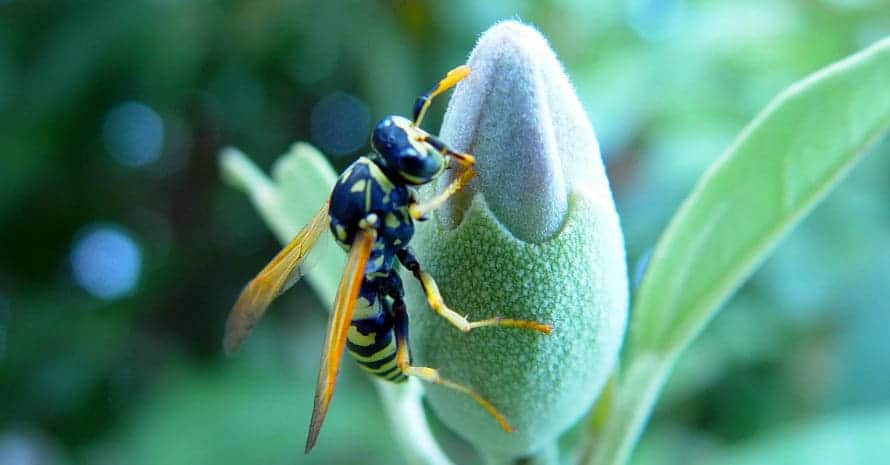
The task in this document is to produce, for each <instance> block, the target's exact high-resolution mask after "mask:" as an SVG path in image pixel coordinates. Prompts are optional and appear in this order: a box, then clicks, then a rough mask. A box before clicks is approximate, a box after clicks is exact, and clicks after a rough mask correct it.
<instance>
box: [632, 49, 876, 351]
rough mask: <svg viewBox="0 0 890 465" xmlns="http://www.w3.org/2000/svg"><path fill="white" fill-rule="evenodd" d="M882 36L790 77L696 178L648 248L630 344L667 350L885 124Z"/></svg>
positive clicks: (679, 344) (681, 342) (682, 341)
mask: <svg viewBox="0 0 890 465" xmlns="http://www.w3.org/2000/svg"><path fill="white" fill-rule="evenodd" d="M888 77H890V38H887V39H884V40H882V41H880V42H878V43H877V44H875V45H873V46H871V47H869V48H868V49H866V50H865V51H862V52H860V53H857V54H855V55H853V56H851V57H849V58H847V59H845V60H842V61H840V62H838V63H836V64H834V65H831V66H829V67H827V68H825V69H823V70H821V71H819V72H817V73H815V74H813V75H812V76H810V77H808V78H807V79H805V80H803V81H801V82H799V83H797V84H795V85H793V86H791V87H790V88H788V89H787V90H785V91H784V92H782V93H781V94H780V95H779V96H778V97H777V98H776V99H775V100H773V101H772V102H771V103H770V104H769V105H768V106H767V107H766V108H765V109H764V110H763V111H762V112H761V113H760V114H759V115H758V116H757V117H756V118H755V119H754V120H753V121H752V122H751V123H750V124H749V125H748V127H747V128H745V130H744V131H742V133H741V135H740V136H739V137H738V138H737V139H736V141H735V143H734V144H733V145H732V146H731V147H730V148H729V150H727V151H726V152H725V153H724V154H723V156H722V157H721V158H720V159H719V160H718V161H717V162H716V163H714V165H713V166H712V167H711V168H710V169H709V170H708V172H707V173H705V175H704V176H702V178H701V179H700V180H699V182H698V185H697V186H696V187H695V189H694V191H693V192H692V194H690V195H689V197H688V198H687V199H686V200H685V202H684V203H683V205H682V206H681V207H680V210H679V211H678V212H677V214H675V215H674V218H673V220H672V221H671V223H670V225H669V226H668V228H667V230H666V231H665V233H664V234H663V235H662V237H661V240H660V241H659V243H658V245H657V246H656V249H655V252H654V254H653V256H652V261H651V263H650V268H649V270H648V272H647V273H646V276H645V278H644V280H643V283H642V285H641V287H640V290H639V293H638V296H637V302H636V306H635V308H634V311H633V312H632V316H633V317H632V318H633V320H632V331H631V338H632V339H631V342H632V344H633V345H632V349H633V350H648V351H653V352H655V353H661V354H666V353H674V352H677V351H679V350H680V349H682V348H683V347H685V345H686V344H687V343H688V342H689V341H690V340H691V339H692V338H693V337H694V336H695V335H696V334H697V333H698V332H699V331H700V330H701V328H702V327H703V326H704V325H705V323H706V322H707V321H708V320H709V319H710V318H711V317H712V316H713V315H714V313H715V312H716V311H717V309H718V307H719V306H720V304H721V303H723V301H725V300H726V298H727V297H729V296H730V295H731V294H732V292H733V291H735V290H736V289H737V288H738V287H739V285H741V283H742V282H743V281H744V280H745V279H746V278H747V277H748V276H749V275H750V274H751V272H752V271H753V270H754V269H755V268H756V266H757V265H758V264H759V263H760V262H761V261H762V260H763V259H764V258H765V257H766V256H767V254H768V253H769V252H770V250H771V249H772V248H773V247H774V246H775V244H776V243H777V242H778V241H779V239H781V238H782V237H783V236H784V235H785V233H787V232H788V231H789V230H790V228H791V227H792V226H794V225H795V224H796V223H797V222H798V221H800V219H801V218H802V217H803V216H804V215H805V214H806V213H807V212H809V211H810V209H812V208H813V206H814V205H815V204H816V203H817V202H818V201H819V200H820V199H822V198H823V197H824V195H825V194H826V193H827V192H828V191H829V189H831V187H833V186H834V185H835V184H837V182H838V181H839V180H840V179H841V178H842V177H843V175H844V174H846V173H847V171H849V169H850V168H851V167H852V166H853V165H854V164H855V163H856V162H857V161H858V160H859V159H860V157H861V156H862V154H863V153H864V152H865V149H866V148H867V147H868V146H869V145H870V144H871V143H872V142H874V141H875V140H876V139H877V138H878V137H879V136H881V135H882V134H884V133H885V132H886V131H887V128H888V126H890V81H888Z"/></svg>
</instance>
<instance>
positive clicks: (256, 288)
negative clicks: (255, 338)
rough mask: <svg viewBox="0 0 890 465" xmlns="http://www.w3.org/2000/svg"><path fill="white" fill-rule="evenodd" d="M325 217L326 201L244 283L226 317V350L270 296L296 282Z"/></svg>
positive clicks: (234, 348)
mask: <svg viewBox="0 0 890 465" xmlns="http://www.w3.org/2000/svg"><path fill="white" fill-rule="evenodd" d="M329 221H330V218H329V217H328V204H327V203H325V205H324V206H323V207H321V210H319V211H318V213H316V214H315V216H314V217H312V220H311V221H310V222H309V224H307V225H306V226H304V227H303V229H301V230H300V232H298V233H297V235H296V237H294V239H293V240H292V241H290V243H289V244H287V246H285V247H284V249H282V250H281V252H278V255H276V256H275V258H273V259H272V261H271V262H269V264H268V265H266V267H265V268H263V270H262V271H260V272H259V274H257V275H256V277H255V278H253V280H251V281H250V282H249V283H247V286H245V287H244V290H243V291H241V295H240V296H239V297H238V301H237V302H235V306H234V307H232V311H231V313H229V319H228V321H226V334H225V336H224V338H223V348H224V349H225V351H226V354H232V353H234V352H236V351H237V350H238V348H239V347H240V346H241V343H242V342H244V339H245V338H246V337H247V335H248V334H249V333H250V330H251V329H252V328H253V326H254V325H255V324H256V322H257V321H258V320H259V319H260V318H261V317H262V316H263V314H264V313H265V312H266V308H268V307H269V304H270V303H272V300H274V299H275V298H276V297H278V296H279V295H281V293H282V292H284V291H286V290H287V289H288V288H290V287H291V286H293V285H294V284H296V282H297V281H299V279H300V278H301V277H302V276H303V267H302V266H301V265H302V264H303V260H304V259H305V258H306V254H307V253H308V252H309V250H310V249H312V246H313V245H314V244H315V242H316V241H317V240H318V236H319V235H320V234H321V232H322V231H324V230H325V229H327V226H328V222H329Z"/></svg>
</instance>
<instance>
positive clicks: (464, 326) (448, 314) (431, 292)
mask: <svg viewBox="0 0 890 465" xmlns="http://www.w3.org/2000/svg"><path fill="white" fill-rule="evenodd" d="M397 256H398V258H399V261H400V262H402V264H403V265H405V268H408V270H410V271H411V273H413V274H414V277H415V278H417V280H418V281H420V285H421V286H422V287H423V293H424V294H425V295H426V300H427V302H428V303H429V305H430V308H432V309H433V311H434V312H436V314H438V315H439V316H441V317H442V318H445V320H447V321H448V322H449V323H451V325H452V326H454V327H455V328H457V329H459V330H461V331H462V332H465V333H466V332H469V331H470V330H471V329H475V328H482V327H485V326H506V327H511V328H523V329H531V330H533V331H539V332H542V333H544V334H550V331H551V330H552V328H551V327H550V325H547V324H544V323H538V322H537V321H529V320H516V319H513V318H501V317H499V316H496V317H494V318H489V319H487V320H479V321H469V320H467V319H466V317H463V316H461V315H460V314H459V313H457V312H455V311H454V310H452V309H451V308H449V307H448V305H445V300H444V299H443V298H442V294H441V293H440V292H439V286H437V285H436V281H435V280H433V277H432V276H430V275H429V274H428V273H427V272H425V271H423V270H422V269H420V263H418V261H417V259H416V258H415V257H414V255H413V254H412V253H411V250H410V248H409V247H404V248H402V249H400V250H399V251H398V252H397Z"/></svg>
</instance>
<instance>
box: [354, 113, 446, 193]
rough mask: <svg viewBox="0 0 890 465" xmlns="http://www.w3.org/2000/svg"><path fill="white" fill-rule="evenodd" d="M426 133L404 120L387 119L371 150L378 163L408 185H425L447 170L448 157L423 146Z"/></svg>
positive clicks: (375, 134) (377, 129)
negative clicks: (374, 153)
mask: <svg viewBox="0 0 890 465" xmlns="http://www.w3.org/2000/svg"><path fill="white" fill-rule="evenodd" d="M426 135H427V134H426V132H424V131H423V130H422V129H420V128H418V127H416V126H414V125H412V124H411V121H409V120H408V119H407V118H403V117H401V116H387V117H386V118H383V119H382V120H380V122H379V123H377V126H376V127H375V128H374V132H373V134H372V135H371V147H373V149H374V151H375V152H377V154H379V155H380V157H379V158H378V161H379V162H380V163H381V164H382V165H383V167H384V168H385V169H386V170H387V171H388V172H390V173H392V174H394V175H395V176H398V177H399V178H400V179H399V180H401V181H404V182H405V183H407V184H413V185H421V184H426V183H428V182H430V181H432V180H433V179H436V178H437V177H439V175H440V174H442V171H443V170H445V157H444V156H442V154H441V153H439V151H438V150H435V149H434V148H433V147H432V146H430V145H429V144H428V143H426V142H424V139H425V136H426Z"/></svg>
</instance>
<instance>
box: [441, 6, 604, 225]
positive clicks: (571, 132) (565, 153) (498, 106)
mask: <svg viewBox="0 0 890 465" xmlns="http://www.w3.org/2000/svg"><path fill="white" fill-rule="evenodd" d="M468 64H469V66H470V69H471V73H470V75H469V76H468V77H467V78H466V79H465V80H464V81H463V82H461V84H459V85H458V87H457V89H456V90H455V92H454V96H453V97H452V99H451V102H450V103H449V105H448V111H447V112H446V114H445V121H444V123H443V125H442V130H441V133H440V135H441V137H442V139H443V140H445V141H446V142H448V143H449V144H451V145H452V146H453V147H454V148H455V149H457V150H460V151H464V152H469V153H472V154H473V155H475V156H476V158H477V171H478V177H477V178H476V180H474V181H473V183H472V184H471V185H470V186H469V187H468V188H467V189H466V190H465V191H464V192H462V193H461V194H459V196H458V197H457V198H456V199H455V200H454V201H453V202H450V203H449V204H448V205H446V207H445V208H444V209H443V210H442V212H441V215H440V216H439V218H440V220H441V221H442V224H443V226H444V227H446V228H453V227H454V226H456V225H457V224H458V223H459V222H460V221H461V218H462V212H463V211H464V210H465V209H466V207H467V206H468V205H469V201H470V199H471V198H472V196H473V194H474V193H476V192H483V193H484V194H485V199H486V201H487V202H488V207H489V208H490V209H491V211H492V212H493V213H494V214H495V216H496V217H497V218H498V219H499V220H500V221H501V223H503V224H504V226H506V227H507V229H509V230H510V231H511V232H512V233H513V234H514V235H515V236H516V237H517V238H519V239H522V240H524V241H527V242H541V241H544V240H546V239H548V238H549V237H551V236H552V235H553V234H555V233H556V232H557V231H558V230H559V228H560V227H561V226H562V223H563V221H564V220H565V215H566V211H567V209H568V194H569V192H570V191H571V190H572V189H573V188H581V189H585V190H590V191H591V194H592V195H593V197H594V198H602V199H610V200H611V193H610V191H609V188H608V182H607V181H606V176H605V170H604V169H603V163H602V160H601V157H600V153H599V146H598V145H597V141H596V136H595V135H594V132H593V127H592V126H591V124H590V121H589V120H588V119H587V116H586V114H585V113H584V109H583V107H582V106H581V103H580V102H579V101H578V98H577V96H576V95H575V92H574V89H573V88H572V85H571V83H570V82H569V78H568V76H566V73H565V71H564V70H563V68H562V65H561V64H560V63H559V60H558V59H557V57H556V54H555V53H554V52H553V50H552V49H551V48H550V45H549V44H548V43H547V40H546V39H545V38H544V37H543V36H542V35H541V34H540V33H539V32H538V31H537V30H536V29H534V28H532V27H530V26H527V25H524V24H521V23H518V22H515V21H506V22H502V23H499V24H497V25H495V26H494V27H492V28H491V29H489V30H488V31H487V32H486V33H485V34H484V35H482V37H481V38H480V39H479V42H478V43H477V45H476V48H475V49H474V50H473V52H472V53H471V55H470V59H469V62H468ZM451 180H452V178H451V176H443V178H442V180H440V182H439V187H440V188H442V187H443V186H444V185H445V184H447V183H448V182H450V181H451Z"/></svg>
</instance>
